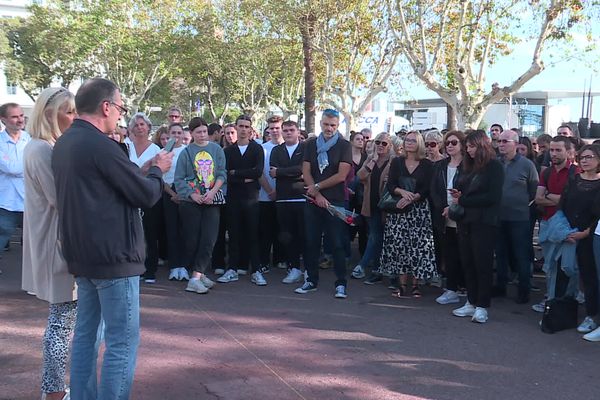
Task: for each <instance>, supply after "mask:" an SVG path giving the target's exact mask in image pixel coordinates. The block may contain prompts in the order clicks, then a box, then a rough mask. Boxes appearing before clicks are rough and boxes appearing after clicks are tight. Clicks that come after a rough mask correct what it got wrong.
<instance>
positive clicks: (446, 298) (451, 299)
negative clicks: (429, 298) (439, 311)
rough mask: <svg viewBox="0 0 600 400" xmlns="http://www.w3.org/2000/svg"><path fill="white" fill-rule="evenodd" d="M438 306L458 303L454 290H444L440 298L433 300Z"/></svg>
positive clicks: (458, 299)
mask: <svg viewBox="0 0 600 400" xmlns="http://www.w3.org/2000/svg"><path fill="white" fill-rule="evenodd" d="M435 301H436V302H437V303H438V304H454V303H459V302H460V297H458V293H456V292H455V291H454V290H446V291H445V292H444V293H443V294H442V295H441V296H440V297H438V298H437V299H435Z"/></svg>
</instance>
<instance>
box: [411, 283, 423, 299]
mask: <svg viewBox="0 0 600 400" xmlns="http://www.w3.org/2000/svg"><path fill="white" fill-rule="evenodd" d="M412 297H414V298H419V297H421V291H420V290H419V285H414V286H413V287H412Z"/></svg>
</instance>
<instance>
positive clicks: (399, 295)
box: [392, 284, 407, 298]
mask: <svg viewBox="0 0 600 400" xmlns="http://www.w3.org/2000/svg"><path fill="white" fill-rule="evenodd" d="M406 289H407V286H406V284H404V285H400V286H399V287H398V289H397V290H394V291H393V292H392V296H393V297H397V298H403V297H406V291H407V290H406Z"/></svg>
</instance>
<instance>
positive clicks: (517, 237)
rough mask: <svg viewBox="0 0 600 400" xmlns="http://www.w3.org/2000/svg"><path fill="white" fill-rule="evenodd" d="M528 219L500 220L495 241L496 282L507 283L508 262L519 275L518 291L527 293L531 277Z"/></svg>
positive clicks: (502, 286) (530, 238) (498, 283)
mask: <svg viewBox="0 0 600 400" xmlns="http://www.w3.org/2000/svg"><path fill="white" fill-rule="evenodd" d="M532 240H533V238H532V237H531V232H530V222H529V221H501V222H500V229H499V230H498V240H497V242H496V284H497V286H498V287H501V288H505V287H506V284H507V283H508V264H509V263H510V264H511V265H513V266H514V268H515V270H516V271H517V274H518V276H519V293H520V294H526V293H529V285H530V279H531V254H530V251H531V242H532Z"/></svg>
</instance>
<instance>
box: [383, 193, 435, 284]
mask: <svg viewBox="0 0 600 400" xmlns="http://www.w3.org/2000/svg"><path fill="white" fill-rule="evenodd" d="M378 272H380V273H381V274H383V275H386V276H396V275H404V274H411V275H413V276H414V277H415V278H418V279H430V278H432V277H435V276H437V264H436V260H435V249H434V244H433V228H432V224H431V212H430V210H429V203H428V201H427V200H425V201H420V202H418V203H415V204H413V205H412V208H411V209H410V211H408V212H406V213H401V214H388V215H387V219H386V222H385V228H384V231H383V249H382V252H381V259H380V266H379V270H378Z"/></svg>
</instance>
